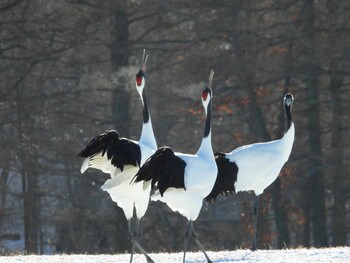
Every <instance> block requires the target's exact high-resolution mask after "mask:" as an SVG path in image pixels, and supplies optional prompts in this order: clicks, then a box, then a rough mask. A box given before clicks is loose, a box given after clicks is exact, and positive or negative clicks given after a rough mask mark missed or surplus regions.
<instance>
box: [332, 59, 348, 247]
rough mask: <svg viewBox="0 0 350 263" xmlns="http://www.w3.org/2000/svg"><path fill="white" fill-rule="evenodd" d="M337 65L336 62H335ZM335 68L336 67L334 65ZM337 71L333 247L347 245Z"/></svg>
mask: <svg viewBox="0 0 350 263" xmlns="http://www.w3.org/2000/svg"><path fill="white" fill-rule="evenodd" d="M334 63H335V62H334ZM334 63H333V64H334ZM333 67H334V65H333ZM334 71H335V69H333V68H332V72H331V81H330V88H331V94H332V111H333V118H332V127H333V130H332V157H333V159H332V166H333V167H334V169H333V170H334V175H333V185H332V189H333V197H334V205H333V211H332V212H333V213H332V229H333V244H332V245H333V246H344V245H346V236H347V233H346V232H347V231H346V209H345V203H346V194H347V193H346V188H345V183H344V182H345V181H346V178H347V176H346V173H345V170H344V168H343V167H344V166H343V160H344V151H343V145H342V144H343V142H344V138H343V124H342V117H343V110H342V96H341V85H342V82H343V78H342V76H339V75H337V74H336V73H335V72H334Z"/></svg>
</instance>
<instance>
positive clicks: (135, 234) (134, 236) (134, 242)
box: [128, 218, 154, 263]
mask: <svg viewBox="0 0 350 263" xmlns="http://www.w3.org/2000/svg"><path fill="white" fill-rule="evenodd" d="M136 220H137V221H136V223H135V231H134V232H133V231H132V227H131V220H128V227H129V234H130V236H131V256H130V263H131V262H132V258H133V255H134V251H135V247H136V248H137V249H138V250H139V251H140V252H141V253H142V254H143V255H144V256H145V257H146V260H147V262H148V263H154V261H153V260H152V259H151V257H150V256H148V255H147V253H146V251H145V250H144V249H143V248H142V247H141V245H140V244H139V243H138V242H137V240H136V239H137V238H138V237H139V226H140V219H139V218H137V219H136Z"/></svg>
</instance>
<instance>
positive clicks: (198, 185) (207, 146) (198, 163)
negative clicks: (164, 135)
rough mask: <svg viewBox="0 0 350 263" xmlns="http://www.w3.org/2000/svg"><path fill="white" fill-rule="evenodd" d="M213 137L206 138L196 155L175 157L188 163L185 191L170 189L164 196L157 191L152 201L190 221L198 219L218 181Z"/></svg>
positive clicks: (178, 155)
mask: <svg viewBox="0 0 350 263" xmlns="http://www.w3.org/2000/svg"><path fill="white" fill-rule="evenodd" d="M210 137H211V136H210V135H209V136H208V137H206V138H204V139H203V141H202V144H201V147H200V149H199V151H198V152H197V153H196V154H195V155H191V154H184V153H178V152H175V155H176V156H177V157H179V158H181V159H182V160H183V161H185V162H186V167H185V175H184V180H185V189H183V188H174V187H170V188H168V189H167V190H166V191H165V192H164V194H163V196H161V195H160V193H159V190H157V191H156V192H155V193H154V194H153V195H152V196H151V200H152V201H158V200H159V201H161V202H164V203H166V204H167V205H168V206H169V207H170V208H171V209H172V210H173V211H175V212H179V213H180V214H181V215H183V216H185V217H186V218H187V219H188V220H189V221H194V220H196V219H197V217H198V215H199V212H200V210H201V207H202V204H203V199H204V198H205V197H206V196H207V195H208V194H209V193H210V191H211V189H212V188H213V185H214V183H215V180H216V175H217V166H216V163H215V159H214V155H213V151H212V147H211V138H210Z"/></svg>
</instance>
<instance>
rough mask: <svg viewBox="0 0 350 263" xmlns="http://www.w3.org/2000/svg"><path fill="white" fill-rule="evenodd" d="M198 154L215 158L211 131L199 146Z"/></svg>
mask: <svg viewBox="0 0 350 263" xmlns="http://www.w3.org/2000/svg"><path fill="white" fill-rule="evenodd" d="M196 155H198V156H202V157H204V158H213V159H214V154H213V148H212V145H211V132H209V135H208V136H207V137H204V138H203V139H202V143H201V145H200V146H199V149H198V151H197V153H196Z"/></svg>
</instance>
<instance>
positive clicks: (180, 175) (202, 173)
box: [134, 71, 217, 262]
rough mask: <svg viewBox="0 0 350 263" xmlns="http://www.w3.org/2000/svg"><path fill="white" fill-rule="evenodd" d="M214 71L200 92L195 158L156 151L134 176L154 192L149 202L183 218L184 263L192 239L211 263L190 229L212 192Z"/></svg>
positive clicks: (214, 176)
mask: <svg viewBox="0 0 350 263" xmlns="http://www.w3.org/2000/svg"><path fill="white" fill-rule="evenodd" d="M213 76H214V71H211V72H210V76H209V80H208V82H207V84H206V87H205V89H204V90H203V91H202V104H203V107H204V110H205V114H206V121H205V128H204V136H203V139H202V143H201V145H200V147H199V149H198V151H197V153H196V154H185V153H179V152H174V151H173V150H172V149H171V148H169V147H161V148H159V149H158V150H157V151H156V152H155V153H154V155H152V156H151V157H150V158H149V159H148V160H147V162H146V163H145V164H144V165H143V166H142V167H141V168H140V170H139V171H138V172H137V174H136V176H135V180H134V181H135V182H136V183H139V182H144V185H145V187H148V186H149V185H151V186H152V189H153V188H154V187H155V186H157V188H158V189H157V190H156V191H155V193H154V194H153V195H152V196H151V200H152V201H157V200H159V201H161V202H164V203H166V204H167V205H168V206H169V207H170V208H171V209H172V210H173V211H177V212H179V213H180V214H181V215H183V216H185V217H186V218H187V219H188V221H189V224H188V228H187V231H186V234H185V243H184V256H183V262H185V258H186V251H187V244H188V239H189V237H191V238H193V239H194V241H195V242H196V243H197V245H198V247H199V249H200V250H201V251H202V252H203V253H204V255H205V257H206V259H207V261H208V262H211V260H210V259H209V257H208V255H207V253H206V252H205V250H204V248H203V246H202V244H201V242H200V241H199V238H198V236H197V234H196V233H195V230H194V227H193V221H195V220H196V219H197V217H198V214H199V212H200V210H201V207H202V203H203V199H204V198H205V197H206V196H207V195H208V194H209V193H210V191H211V190H212V188H213V186H214V183H215V179H216V175H217V166H216V163H215V159H214V154H213V150H212V145H211V125H210V121H211V108H212V89H211V84H212V81H213Z"/></svg>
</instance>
